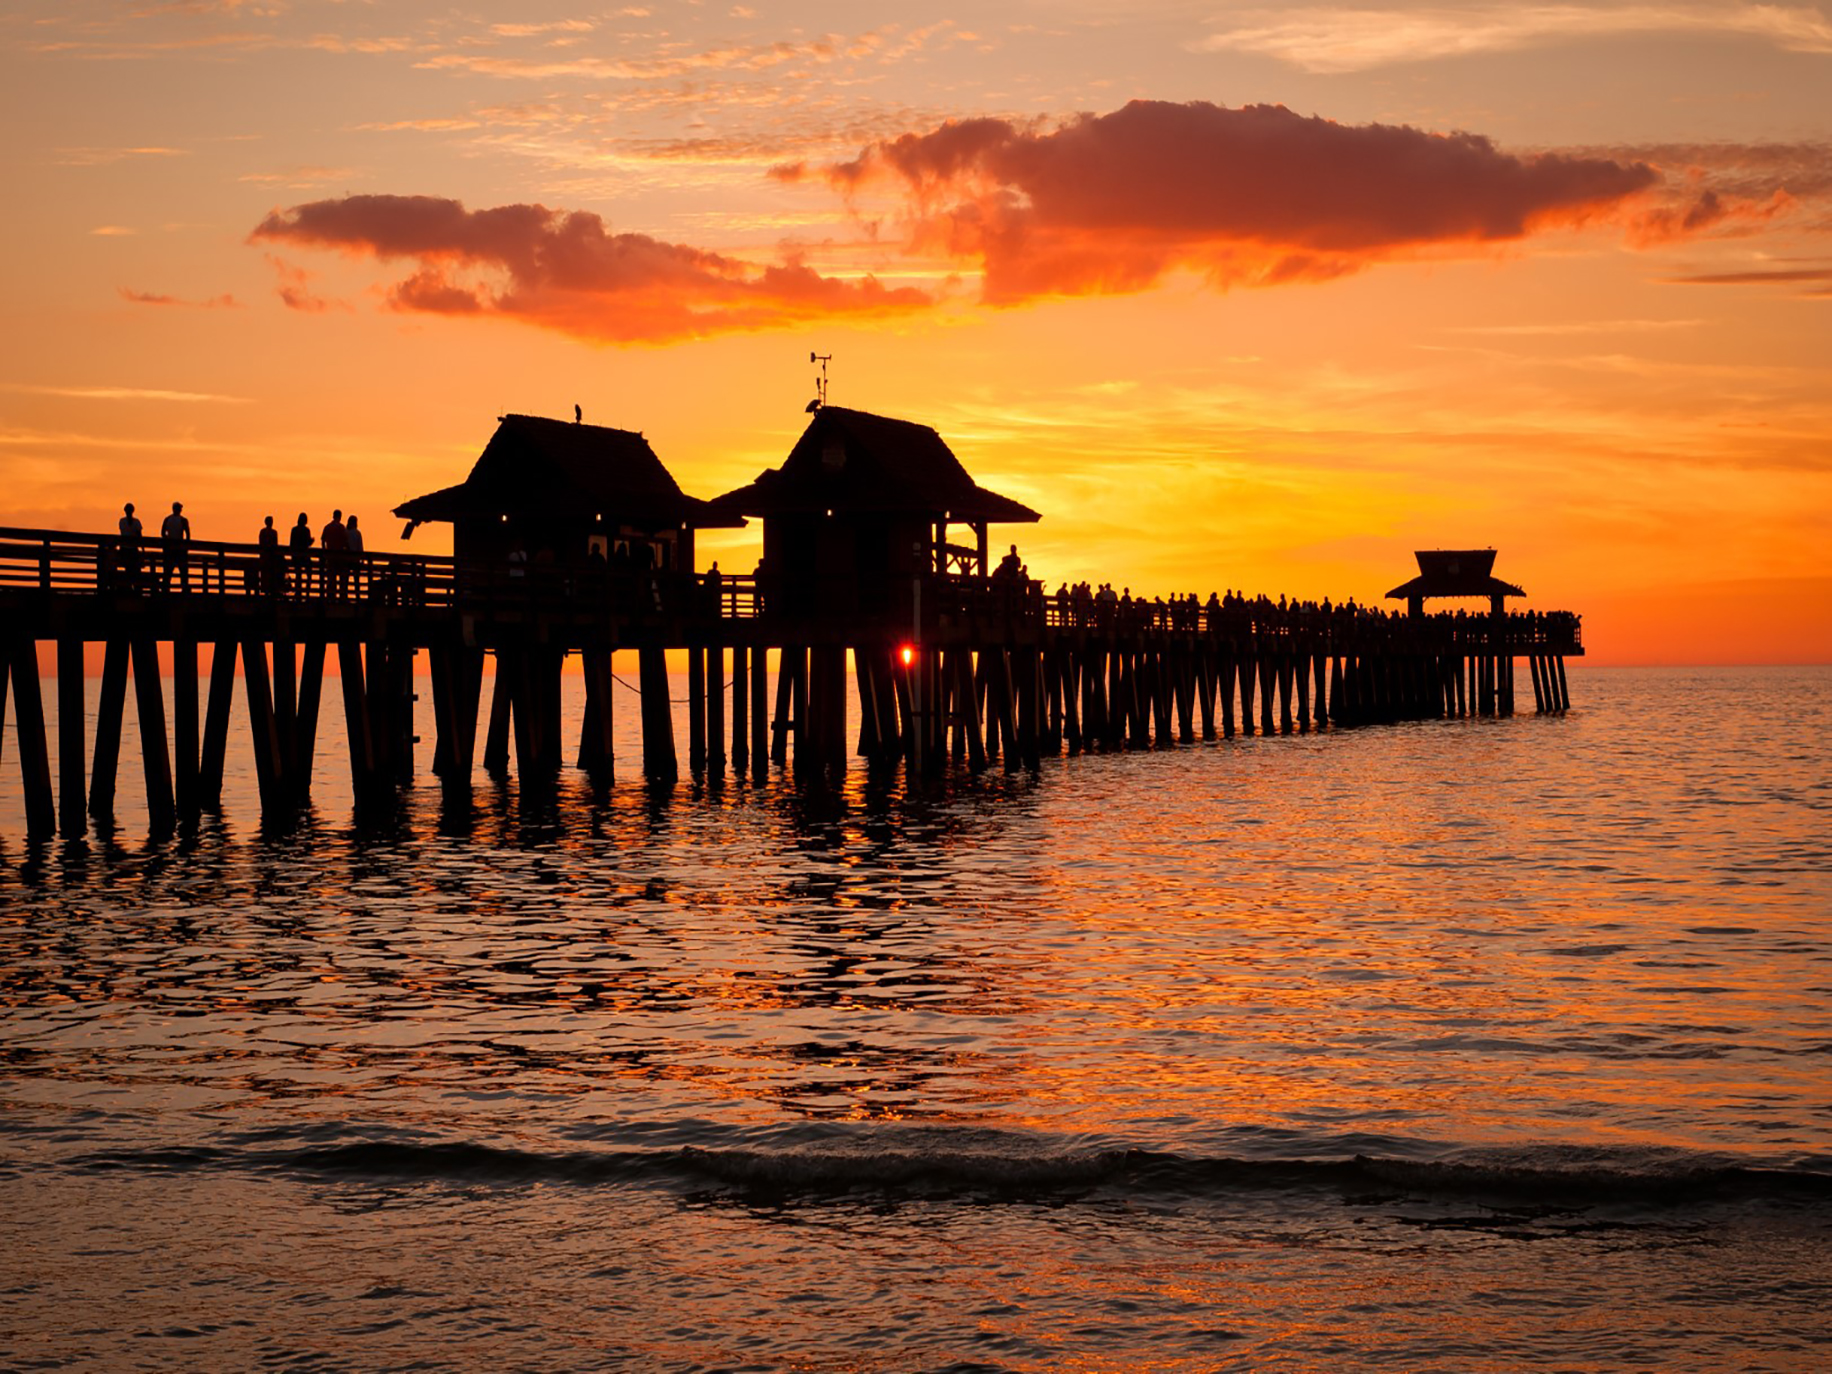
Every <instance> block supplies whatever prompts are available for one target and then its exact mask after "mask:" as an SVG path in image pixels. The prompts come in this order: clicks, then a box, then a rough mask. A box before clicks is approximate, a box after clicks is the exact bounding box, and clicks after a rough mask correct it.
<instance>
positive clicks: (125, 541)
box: [120, 501, 140, 587]
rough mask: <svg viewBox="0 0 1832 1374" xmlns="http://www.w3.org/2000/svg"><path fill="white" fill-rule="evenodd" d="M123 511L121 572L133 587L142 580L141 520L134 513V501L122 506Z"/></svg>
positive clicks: (121, 521) (121, 522)
mask: <svg viewBox="0 0 1832 1374" xmlns="http://www.w3.org/2000/svg"><path fill="white" fill-rule="evenodd" d="M121 511H122V514H121V520H120V530H121V574H122V576H124V577H125V578H126V579H127V585H128V586H130V587H133V586H137V585H138V584H139V581H140V520H139V517H138V516H136V515H135V514H134V503H133V502H132V501H129V502H128V503H127V504H126V505H125V506H123V507H121Z"/></svg>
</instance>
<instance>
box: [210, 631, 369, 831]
mask: <svg viewBox="0 0 1832 1374" xmlns="http://www.w3.org/2000/svg"><path fill="white" fill-rule="evenodd" d="M251 656H254V657H258V656H260V650H259V648H258V647H255V648H253V649H252V650H251ZM337 676H338V679H339V685H340V686H341V687H342V690H343V707H344V735H345V738H346V739H347V740H348V742H349V749H350V788H351V791H352V792H354V793H355V794H356V798H357V800H358V802H359V803H360V802H362V801H363V800H364V799H366V798H368V797H369V796H371V795H372V794H373V793H374V792H375V791H376V790H377V774H378V771H379V770H378V769H377V767H376V763H377V760H376V756H375V735H374V728H373V723H372V721H371V718H370V713H369V693H368V691H367V690H366V686H365V683H364V669H363V649H362V645H361V644H359V643H358V642H357V641H356V640H354V639H340V640H338V641H337ZM243 680H244V682H245V683H248V687H249V700H250V702H251V703H252V702H253V700H254V698H255V696H256V695H257V693H256V692H255V690H254V686H253V684H252V682H251V681H250V680H249V678H248V673H247V670H246V668H244V670H243ZM251 709H252V706H251ZM258 752H259V751H258V750H257V753H258ZM257 761H258V760H257ZM258 771H259V770H257V772H258Z"/></svg>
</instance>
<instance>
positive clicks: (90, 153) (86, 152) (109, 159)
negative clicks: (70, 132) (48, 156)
mask: <svg viewBox="0 0 1832 1374" xmlns="http://www.w3.org/2000/svg"><path fill="white" fill-rule="evenodd" d="M189 154H190V149H188V148H157V147H140V148H59V149H57V150H56V160H57V164H58V166H60V167H107V166H111V165H112V164H114V163H117V162H125V161H126V160H127V159H128V158H135V157H187V156H189Z"/></svg>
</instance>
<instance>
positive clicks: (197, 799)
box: [172, 635, 203, 821]
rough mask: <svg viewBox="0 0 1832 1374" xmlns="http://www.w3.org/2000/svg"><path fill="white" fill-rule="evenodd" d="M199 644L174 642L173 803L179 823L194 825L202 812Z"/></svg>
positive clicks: (185, 637)
mask: <svg viewBox="0 0 1832 1374" xmlns="http://www.w3.org/2000/svg"><path fill="white" fill-rule="evenodd" d="M198 754H199V740H198V735H197V641H196V640H195V639H192V638H190V637H189V636H188V635H180V636H178V637H177V638H176V639H174V640H173V641H172V759H173V763H174V765H175V767H174V769H173V778H172V782H173V791H174V799H175V800H176V801H177V803H178V817H179V819H180V820H186V821H194V820H196V819H197V817H198V813H199V812H200V811H201V810H202V809H203V806H202V797H201V792H200V789H199V787H198V771H199V763H200V761H199V758H198Z"/></svg>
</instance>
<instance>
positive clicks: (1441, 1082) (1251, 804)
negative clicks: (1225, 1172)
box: [0, 694, 1832, 1156]
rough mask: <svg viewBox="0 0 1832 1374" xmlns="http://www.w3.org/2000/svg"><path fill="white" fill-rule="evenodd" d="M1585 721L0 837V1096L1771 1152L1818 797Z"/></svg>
mask: <svg viewBox="0 0 1832 1374" xmlns="http://www.w3.org/2000/svg"><path fill="white" fill-rule="evenodd" d="M1795 695H1796V700H1795V703H1794V705H1793V706H1791V707H1790V709H1795V710H1797V709H1798V700H1797V694H1795ZM1624 705H1625V709H1624V711H1623V712H1622V713H1621V714H1620V715H1619V716H1618V717H1616V718H1614V719H1613V720H1611V721H1608V722H1605V724H1606V725H1607V728H1606V729H1602V728H1600V729H1596V730H1594V731H1591V730H1590V727H1588V726H1587V724H1586V718H1585V716H1584V715H1582V714H1581V713H1579V714H1574V715H1573V716H1572V717H1568V718H1561V719H1560V720H1558V721H1557V722H1555V725H1556V727H1557V728H1558V729H1559V730H1560V731H1561V732H1562V733H1561V735H1560V742H1561V745H1562V748H1561V750H1560V751H1559V752H1558V753H1557V755H1556V756H1554V755H1553V754H1551V753H1549V752H1548V751H1547V750H1545V748H1544V747H1543V742H1542V739H1541V736H1543V734H1544V732H1545V729H1546V728H1547V727H1546V725H1545V723H1544V722H1540V721H1534V720H1531V719H1522V720H1519V721H1517V722H1511V723H1502V724H1501V725H1498V726H1488V727H1485V728H1480V729H1471V728H1466V727H1465V725H1463V724H1461V723H1456V724H1452V725H1451V726H1449V727H1447V728H1443V729H1439V728H1436V727H1419V728H1413V729H1405V730H1392V731H1384V732H1373V731H1370V732H1363V733H1362V734H1360V735H1357V736H1353V737H1317V736H1311V737H1305V738H1303V739H1298V738H1295V737H1294V738H1293V739H1291V740H1278V739H1274V740H1258V739H1256V740H1251V741H1247V740H1237V741H1234V742H1232V743H1230V744H1222V745H1216V746H1212V747H1207V746H1198V747H1195V748H1191V749H1186V750H1181V751H1163V752H1162V753H1156V754H1153V755H1150V756H1147V757H1135V756H1097V757H1091V758H1083V759H1079V760H1076V761H1074V763H1073V764H1072V765H1071V764H1061V765H1057V766H1055V767H1046V768H1045V770H1044V772H1043V774H1042V775H1041V777H1039V778H1035V779H1032V778H1028V777H1024V776H1005V775H1000V774H993V775H990V776H986V777H982V778H978V779H974V778H970V777H967V776H965V775H951V776H948V777H944V778H942V779H940V780H938V781H936V782H933V783H930V784H928V785H925V786H924V787H923V788H921V789H918V790H915V791H912V790H910V789H907V788H905V787H903V786H902V785H901V783H900V782H899V781H898V780H897V777H896V776H895V775H872V774H869V773H867V772H865V771H864V770H860V771H859V772H856V773H855V774H853V775H852V776H851V777H850V778H849V779H848V781H847V785H846V787H845V788H843V789H841V790H839V791H830V792H825V793H822V792H814V791H810V790H808V789H803V788H798V787H796V786H794V785H792V783H783V784H780V785H779V784H778V783H777V782H776V781H774V780H772V781H771V782H769V783H766V784H763V785H757V784H755V783H752V782H750V781H748V780H731V781H728V782H727V783H726V785H724V786H722V787H716V788H715V787H705V788H698V789H696V788H693V787H689V786H681V787H677V788H671V789H652V788H647V787H643V786H640V785H629V784H624V785H619V786H615V787H609V788H606V787H603V786H598V785H594V784H593V783H592V782H591V781H590V780H589V779H587V778H585V777H584V776H583V775H580V774H577V773H574V772H571V771H568V772H565V773H562V774H561V775H560V776H559V777H558V778H557V779H555V780H553V781H552V783H551V784H550V785H545V786H543V787H541V788H538V789H534V790H533V791H532V792H529V791H525V790H524V789H522V788H521V787H520V786H519V785H518V784H516V783H515V782H514V781H512V780H500V779H489V778H484V779H481V780H480V781H479V782H478V783H477V784H476V785H475V786H474V787H472V788H471V789H469V791H468V792H462V793H454V792H453V791H451V790H449V789H441V788H439V787H437V786H416V787H413V788H410V789H407V790H406V791H405V792H404V794H403V797H402V800H401V803H400V804H399V805H398V806H396V807H394V808H392V809H390V810H388V811H386V812H371V811H357V810H355V809H354V808H345V809H343V810H341V811H340V810H339V809H338V808H336V807H334V806H331V805H329V804H325V805H321V806H318V807H307V808H304V809H302V810H301V811H299V812H297V813H296V814H294V815H293V816H291V817H290V818H289V819H288V822H287V823H286V824H285V825H283V826H281V825H275V826H263V825H256V824H250V823H248V822H246V821H241V822H238V821H236V820H234V819H232V818H228V817H223V816H216V817H206V818H205V819H204V820H203V821H201V822H200V823H199V824H197V825H196V826H194V827H188V828H186V829H184V830H182V831H180V832H178V833H176V834H174V835H172V836H168V837H140V838H134V837H128V836H124V835H122V834H121V833H120V832H119V831H117V830H114V829H98V830H97V831H96V832H95V833H94V834H93V835H92V836H91V837H89V838H88V839H86V840H61V841H54V842H46V843H39V844H33V845H23V844H21V843H19V842H18V841H6V842H3V843H6V844H7V845H8V846H9V848H8V849H7V851H6V852H5V853H4V855H0V857H3V858H4V860H5V863H6V868H5V871H4V873H0V896H3V897H4V902H0V956H3V957H0V1020H3V1022H4V1029H3V1030H0V1037H3V1040H0V1049H4V1051H5V1052H6V1053H8V1054H9V1055H12V1056H14V1061H13V1062H14V1063H15V1065H16V1066H24V1067H23V1068H21V1069H20V1070H19V1072H17V1073H16V1074H15V1081H14V1084H13V1088H12V1090H11V1091H12V1092H13V1094H14V1097H13V1100H14V1101H17V1102H21V1103H29V1104H33V1105H34V1106H35V1108H36V1109H39V1110H44V1111H48V1112H52V1113H53V1114H56V1113H60V1112H76V1111H84V1110H88V1109H90V1108H93V1107H96V1106H98V1105H105V1106H107V1107H108V1108H109V1109H111V1110H114V1109H128V1110H131V1111H132V1112H134V1113H136V1114H137V1117H136V1121H137V1125H136V1127H135V1129H136V1130H143V1131H144V1130H151V1131H153V1132H155V1133H157V1132H160V1131H165V1132H170V1133H172V1134H174V1135H177V1136H187V1135H188V1136H193V1137H194V1136H195V1135H196V1133H197V1132H198V1131H199V1130H200V1129H201V1130H204V1131H205V1132H206V1133H207V1132H208V1130H209V1129H211V1128H210V1127H209V1126H208V1125H207V1124H205V1125H201V1126H200V1119H199V1118H197V1117H196V1116H195V1115H193V1114H192V1113H194V1112H195V1111H200V1110H202V1111H207V1112H210V1113H229V1114H230V1115H231V1116H233V1117H235V1118H236V1119H238V1120H240V1119H242V1118H243V1117H246V1116H248V1115H250V1114H252V1116H253V1117H254V1118H255V1119H257V1120H261V1119H266V1117H267V1116H268V1115H269V1114H273V1115H274V1119H277V1120H287V1121H295V1120H297V1119H299V1114H300V1113H301V1112H303V1113H304V1115H305V1117H307V1118H311V1117H316V1116H323V1117H328V1118H336V1117H351V1118H361V1119H364V1120H386V1121H404V1122H417V1123H421V1124H422V1125H425V1126H426V1127H427V1128H429V1129H431V1128H433V1127H434V1126H435V1125H436V1126H437V1128H438V1129H442V1130H459V1131H473V1130H482V1131H485V1132H487V1133H502V1134H508V1135H512V1136H518V1137H519V1136H526V1137H528V1138H531V1139H537V1140H538V1139H541V1138H545V1137H548V1136H551V1135H553V1134H554V1133H558V1132H563V1131H566V1130H569V1129H572V1128H574V1127H576V1126H577V1125H578V1124H579V1123H580V1122H581V1121H586V1120H590V1121H623V1122H626V1123H633V1122H652V1121H676V1122H691V1121H706V1120H716V1121H719V1122H724V1123H728V1124H730V1123H753V1124H754V1123H768V1122H776V1121H782V1120H795V1121H812V1120H849V1119H851V1120H895V1119H905V1120H913V1121H929V1122H939V1123H951V1124H957V1125H958V1124H974V1123H997V1124H1001V1125H1004V1126H1007V1127H1017V1128H1026V1129H1028V1128H1033V1127H1047V1128H1049V1129H1053V1130H1068V1131H1093V1132H1103V1133H1109V1134H1111V1133H1115V1132H1118V1133H1120V1134H1122V1135H1124V1136H1126V1138H1129V1139H1138V1140H1141V1141H1145V1142H1150V1143H1156V1144H1166V1143H1170V1144H1176V1143H1179V1142H1181V1143H1188V1142H1192V1141H1200V1140H1201V1139H1203V1138H1205V1136H1206V1135H1208V1134H1212V1133H1213V1132H1215V1131H1217V1130H1220V1129H1223V1128H1224V1127H1225V1128H1229V1129H1232V1128H1234V1127H1238V1126H1240V1125H1241V1124H1243V1123H1245V1124H1252V1125H1255V1126H1260V1127H1266V1128H1268V1129H1276V1130H1278V1131H1284V1132H1289V1133H1291V1136H1290V1138H1292V1139H1298V1140H1307V1139H1312V1138H1316V1139H1324V1138H1326V1137H1331V1135H1332V1133H1342V1132H1354V1131H1375V1132H1391V1131H1393V1130H1396V1129H1402V1128H1403V1129H1404V1130H1405V1131H1406V1132H1408V1133H1410V1134H1413V1135H1415V1136H1417V1137H1419V1138H1423V1139H1433V1140H1438V1141H1445V1142H1460V1143H1469V1142H1481V1141H1485V1140H1512V1139H1536V1138H1547V1137H1550V1138H1569V1137H1571V1136H1573V1135H1574V1134H1575V1135H1576V1136H1578V1137H1579V1138H1589V1137H1591V1136H1593V1135H1594V1136H1596V1137H1600V1138H1609V1139H1622V1138H1629V1139H1636V1140H1648V1141H1653V1142H1658V1143H1661V1144H1662V1145H1668V1146H1675V1147H1683V1148H1712V1149H1719V1148H1732V1149H1738V1150H1750V1149H1760V1150H1766V1151H1770V1152H1772V1153H1774V1154H1776V1155H1777V1156H1785V1155H1787V1154H1788V1152H1790V1151H1795V1152H1798V1151H1803V1150H1808V1149H1810V1148H1812V1146H1811V1141H1812V1140H1813V1139H1814V1135H1813V1125H1812V1123H1813V1115H1812V1112H1813V1110H1814V1109H1813V1108H1812V1106H1811V1104H1812V1103H1813V1102H1814V1101H1815V1100H1816V1098H1815V1096H1814V1093H1815V1089H1814V1085H1813V1082H1812V1065H1813V1064H1814V1063H1815V1062H1816V1061H1815V1060H1814V1059H1813V1058H1812V1053H1813V1047H1814V1046H1815V1045H1822V1044H1823V1043H1824V1040H1825V1034H1826V1029H1827V1028H1825V1027H1824V1026H1823V1018H1820V1020H1818V1021H1815V1019H1814V1018H1813V1017H1810V1016H1805V1015H1803V1014H1802V1011H1801V1009H1802V1008H1803V1007H1810V1006H1813V1005H1815V1002H1814V997H1813V993H1812V986H1813V984H1812V980H1813V978H1814V976H1815V975H1814V973H1813V969H1814V968H1815V967H1816V966H1817V965H1816V962H1815V961H1817V960H1820V959H1823V958H1824V957H1825V954H1826V950H1827V948H1828V932H1827V928H1826V925H1825V920H1826V917H1825V911H1826V909H1827V907H1828V905H1832V904H1829V903H1827V902H1826V901H1825V900H1824V899H1825V898H1826V896H1827V892H1826V881H1827V880H1826V878H1825V872H1826V867H1827V866H1826V864H1825V859H1826V851H1825V842H1824V839H1823V829H1821V828H1819V827H1817V826H1816V825H1815V824H1814V819H1815V814H1816V813H1815V812H1814V811H1813V810H1812V809H1811V805H1812V799H1813V797H1814V796H1816V795H1818V794H1817V793H1816V792H1815V790H1814V789H1815V788H1816V787H1818V786H1820V784H1821V783H1822V782H1823V779H1820V780H1818V781H1816V780H1815V779H1814V778H1812V777H1811V776H1809V775H1802V774H1801V773H1800V772H1799V768H1798V762H1797V760H1794V756H1795V755H1797V753H1798V750H1797V749H1796V748H1794V746H1792V745H1790V744H1788V743H1786V742H1785V738H1784V737H1782V736H1779V735H1777V736H1776V737H1775V738H1774V739H1772V740H1770V741H1769V742H1768V743H1766V744H1764V745H1761V746H1760V747H1761V748H1766V749H1768V750H1769V751H1770V752H1771V753H1775V754H1776V755H1777V757H1776V759H1775V760H1774V761H1773V763H1772V764H1770V763H1765V762H1764V757H1763V755H1761V754H1760V753H1759V752H1758V751H1757V746H1756V745H1754V744H1752V745H1751V747H1750V752H1748V753H1746V754H1745V755H1744V758H1743V764H1744V773H1745V776H1744V778H1743V780H1742V781H1740V782H1739V781H1737V780H1736V779H1735V778H1732V777H1730V776H1727V775H1726V774H1724V773H1723V772H1722V770H1720V771H1719V772H1718V774H1717V775H1716V776H1715V778H1714V779H1713V781H1712V782H1711V784H1710V786H1709V787H1703V786H1701V785H1700V780H1699V779H1698V778H1697V777H1695V776H1692V775H1690V774H1689V773H1687V772H1686V771H1684V770H1676V769H1675V767H1674V759H1673V755H1672V754H1671V752H1670V751H1668V750H1667V749H1665V748H1664V747H1661V746H1659V745H1658V743H1657V742H1656V741H1655V740H1654V739H1653V738H1652V736H1651V735H1649V734H1646V733H1643V734H1636V733H1635V729H1636V726H1635V722H1636V719H1637V718H1638V713H1637V712H1636V711H1634V710H1632V709H1627V708H1630V707H1632V706H1633V705H1634V703H1633V702H1632V701H1628V700H1625V703H1624ZM1452 747H1454V749H1455V751H1456V757H1455V765H1456V766H1455V767H1454V768H1449V769H1447V768H1446V767H1445V752H1444V751H1445V750H1446V749H1447V748H1452ZM1783 755H1785V756H1787V757H1786V759H1783V758H1782V757H1781V756H1783ZM1787 760H1794V761H1792V762H1789V761H1787ZM1790 770H1792V771H1790ZM1580 775H1582V776H1585V777H1587V779H1588V781H1587V784H1586V786H1584V787H1578V786H1576V785H1575V784H1574V778H1576V777H1577V776H1580ZM1727 792H1735V793H1736V796H1735V798H1734V800H1735V801H1736V802H1737V804H1738V807H1739V812H1738V816H1739V824H1738V825H1737V826H1735V827H1731V828H1728V829H1727V828H1724V827H1723V826H1722V825H1721V823H1720V820H1719V815H1720V812H1721V809H1722V807H1723V806H1724V804H1725V797H1726V794H1727ZM1166 796H1169V797H1174V798H1175V799H1176V802H1175V804H1174V805H1166V804H1164V803H1163V802H1162V801H1161V800H1160V798H1161V797H1166ZM1497 798H1511V801H1510V803H1509V804H1508V805H1506V806H1502V805H1500V804H1499V803H1498V801H1497ZM1526 803H1530V804H1526ZM1654 817H1660V818H1661V820H1660V823H1659V826H1658V827H1656V826H1655V825H1654V824H1653V823H1652V818H1654ZM1636 835H1638V836H1640V838H1639V839H1631V838H1626V837H1630V836H1636ZM1752 837H1757V839H1756V843H1758V844H1766V845H1767V846H1768V847H1769V849H1770V850H1771V851H1772V853H1773V854H1774V855H1778V856H1781V857H1782V858H1783V859H1784V860H1785V862H1780V863H1769V862H1765V860H1764V859H1763V857H1762V856H1761V855H1760V854H1758V853H1756V852H1754V851H1753V850H1752ZM1763 837H1765V838H1763ZM1815 856H1817V857H1815ZM1754 868H1761V869H1762V870H1763V871H1764V873H1765V875H1766V876H1765V878H1764V880H1763V881H1762V882H1760V883H1758V882H1754V881H1750V880H1748V878H1747V874H1748V872H1749V871H1750V870H1751V869H1754ZM1732 879H1735V881H1734V882H1733V881H1732ZM1816 1025H1818V1026H1819V1027H1820V1028H1819V1029H1818V1030H1815V1029H1814V1027H1815V1026H1816ZM1815 1037H1817V1038H1815ZM1752 1122H1759V1123H1760V1132H1759V1134H1758V1135H1755V1136H1752V1134H1751V1132H1752V1130H1754V1129H1755V1127H1752V1125H1751V1123H1752ZM98 1129H100V1128H98ZM110 1129H112V1128H110Z"/></svg>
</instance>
